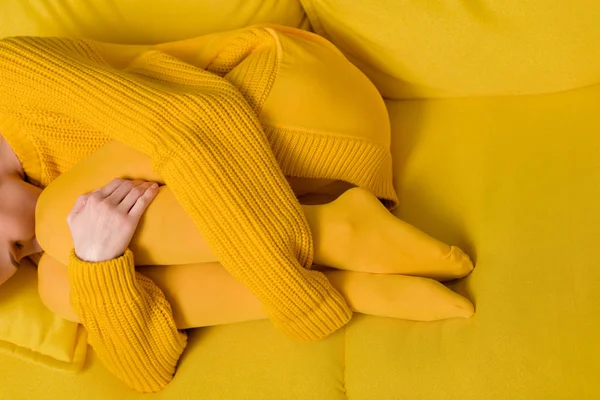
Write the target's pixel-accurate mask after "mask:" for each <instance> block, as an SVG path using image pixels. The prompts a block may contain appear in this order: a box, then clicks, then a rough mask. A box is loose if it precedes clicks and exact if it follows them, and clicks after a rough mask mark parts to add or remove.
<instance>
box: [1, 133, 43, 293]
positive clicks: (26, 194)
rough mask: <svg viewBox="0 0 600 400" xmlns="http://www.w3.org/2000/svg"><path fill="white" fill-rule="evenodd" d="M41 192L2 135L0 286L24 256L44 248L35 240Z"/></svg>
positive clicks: (15, 269)
mask: <svg viewBox="0 0 600 400" xmlns="http://www.w3.org/2000/svg"><path fill="white" fill-rule="evenodd" d="M41 193H42V189H41V188H39V187H37V186H34V185H32V184H31V183H29V182H27V180H26V177H25V173H24V171H23V167H22V165H21V162H20V160H19V159H18V157H17V155H16V154H15V152H14V151H13V149H12V148H11V147H10V145H9V144H8V142H7V141H6V140H5V139H4V137H2V136H1V135H0V227H1V228H0V285H1V284H3V283H4V282H6V281H7V280H8V279H9V278H10V277H11V276H12V275H13V274H14V273H15V272H16V271H17V268H18V267H19V263H20V262H21V260H22V259H23V258H25V257H27V256H30V255H33V254H36V253H40V252H41V251H42V249H41V247H40V245H39V244H38V242H37V240H36V239H35V206H36V204H37V200H38V198H39V197H40V194H41Z"/></svg>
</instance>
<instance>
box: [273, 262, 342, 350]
mask: <svg viewBox="0 0 600 400" xmlns="http://www.w3.org/2000/svg"><path fill="white" fill-rule="evenodd" d="M311 275H312V278H313V279H314V280H313V281H312V282H314V283H315V284H316V285H317V287H316V289H317V291H318V292H319V293H320V294H321V295H322V298H321V301H320V302H319V303H318V304H316V305H312V306H311V307H309V308H308V312H307V313H305V314H302V315H295V316H294V317H293V318H290V317H289V315H281V314H280V313H278V312H275V313H273V314H271V312H270V311H271V310H269V309H267V310H266V313H267V314H268V315H269V318H270V319H271V321H272V322H273V324H274V325H275V326H276V327H277V328H278V329H280V330H281V331H282V332H283V333H284V334H286V335H287V336H289V337H290V338H292V339H295V340H298V341H301V342H314V341H317V340H320V339H323V338H325V337H327V336H329V335H330V334H331V333H333V332H335V331H336V330H338V329H339V328H341V327H342V326H344V325H346V324H347V323H348V321H350V319H351V318H352V310H350V308H349V307H348V304H347V303H346V300H345V299H344V297H343V296H342V295H341V294H340V293H339V292H338V291H337V290H335V289H334V288H333V287H332V286H331V284H330V283H329V280H328V279H327V277H325V275H324V274H323V273H321V272H318V271H311ZM319 286H320V287H319Z"/></svg>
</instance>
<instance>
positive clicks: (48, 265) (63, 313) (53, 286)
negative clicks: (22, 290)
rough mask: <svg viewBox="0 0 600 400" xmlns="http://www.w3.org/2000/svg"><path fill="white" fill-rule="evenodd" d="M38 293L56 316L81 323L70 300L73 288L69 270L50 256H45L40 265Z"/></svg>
mask: <svg viewBox="0 0 600 400" xmlns="http://www.w3.org/2000/svg"><path fill="white" fill-rule="evenodd" d="M38 292H39V295H40V298H41V300H42V303H44V305H45V306H46V307H47V308H48V309H49V310H50V311H52V312H53V313H54V314H56V315H58V316H59V317H61V318H64V319H66V320H69V321H73V322H79V318H78V317H77V314H76V313H75V311H74V310H73V308H72V307H71V302H70V300H69V296H70V294H71V286H70V284H69V274H68V268H67V266H66V265H63V264H61V263H60V262H58V261H56V260H54V259H53V258H52V257H51V256H49V255H48V254H44V256H43V257H42V258H41V259H40V262H39V265H38Z"/></svg>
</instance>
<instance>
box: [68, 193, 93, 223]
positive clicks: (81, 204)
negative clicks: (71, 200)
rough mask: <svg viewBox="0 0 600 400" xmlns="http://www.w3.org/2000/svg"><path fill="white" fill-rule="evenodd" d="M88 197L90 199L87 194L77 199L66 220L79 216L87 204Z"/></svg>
mask: <svg viewBox="0 0 600 400" xmlns="http://www.w3.org/2000/svg"><path fill="white" fill-rule="evenodd" d="M89 197H90V195H89V194H84V195H81V196H79V197H78V198H77V201H76V202H75V205H74V206H73V208H72V209H71V212H70V213H69V216H68V218H67V220H69V219H70V218H72V216H73V215H76V214H79V213H80V212H81V210H83V207H85V205H86V204H87V201H88V198H89Z"/></svg>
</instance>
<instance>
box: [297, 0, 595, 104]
mask: <svg viewBox="0 0 600 400" xmlns="http://www.w3.org/2000/svg"><path fill="white" fill-rule="evenodd" d="M302 3H303V5H304V7H305V10H306V12H307V14H308V16H309V18H310V21H311V23H312V25H313V28H314V30H315V32H317V33H318V34H320V35H323V36H325V37H326V38H328V39H329V40H331V41H332V42H333V43H334V44H335V45H337V46H338V47H339V48H340V49H341V50H343V51H344V53H345V54H346V55H348V57H349V58H350V60H351V61H352V62H353V63H354V64H355V65H358V66H359V67H360V68H361V69H362V70H363V72H365V73H366V74H367V75H368V76H369V78H371V80H372V81H373V82H374V83H375V85H376V86H377V87H378V88H379V90H380V91H381V93H382V94H383V95H384V96H385V97H388V98H391V99H406V98H432V97H463V96H493V95H515V94H538V93H550V92H557V91H562V90H568V89H573V88H579V87H584V86H587V85H590V84H594V83H598V82H600V64H599V63H598V62H597V61H596V60H597V55H598V54H600V25H598V21H600V7H598V2H597V1H596V0H575V1H570V2H565V1H563V0H530V1H519V0H502V1H497V0H477V1H473V0H468V1H450V2H448V1H396V0H379V1H376V2H374V1H372V0H361V1H345V0H302Z"/></svg>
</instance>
